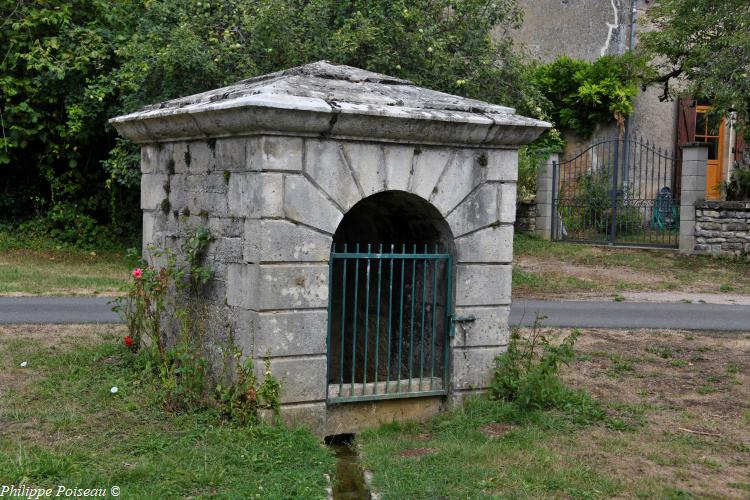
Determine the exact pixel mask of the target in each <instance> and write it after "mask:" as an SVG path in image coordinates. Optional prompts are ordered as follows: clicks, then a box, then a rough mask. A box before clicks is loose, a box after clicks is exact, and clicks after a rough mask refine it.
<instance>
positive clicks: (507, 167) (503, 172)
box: [482, 149, 518, 182]
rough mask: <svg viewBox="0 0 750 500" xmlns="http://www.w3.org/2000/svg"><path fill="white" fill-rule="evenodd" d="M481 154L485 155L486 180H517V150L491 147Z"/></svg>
mask: <svg viewBox="0 0 750 500" xmlns="http://www.w3.org/2000/svg"><path fill="white" fill-rule="evenodd" d="M482 154H484V155H486V157H487V167H486V168H487V180H488V181H503V182H508V181H517V180H518V150H517V149H491V150H488V151H484V152H483V153H482Z"/></svg>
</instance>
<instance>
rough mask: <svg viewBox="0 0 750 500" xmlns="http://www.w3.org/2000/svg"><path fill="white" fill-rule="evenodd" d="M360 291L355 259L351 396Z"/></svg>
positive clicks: (357, 262)
mask: <svg viewBox="0 0 750 500" xmlns="http://www.w3.org/2000/svg"><path fill="white" fill-rule="evenodd" d="M354 248H355V250H354V252H355V253H359V243H357V245H356V246H355V247H354ZM358 291H359V259H354V304H353V306H354V312H353V313H352V314H353V316H352V318H353V319H352V325H353V326H354V331H353V336H352V389H351V391H349V395H350V396H354V375H355V373H356V372H355V370H356V369H357V306H358V305H359V302H358V301H357V292H358Z"/></svg>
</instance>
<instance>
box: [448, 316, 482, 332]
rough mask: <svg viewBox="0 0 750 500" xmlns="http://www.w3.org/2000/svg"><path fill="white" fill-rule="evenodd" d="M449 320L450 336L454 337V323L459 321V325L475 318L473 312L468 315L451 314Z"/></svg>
mask: <svg viewBox="0 0 750 500" xmlns="http://www.w3.org/2000/svg"><path fill="white" fill-rule="evenodd" d="M449 318H450V320H451V329H450V336H451V337H455V336H456V323H460V324H461V326H464V324H466V323H472V322H474V321H476V320H477V318H476V316H474V315H473V314H471V315H469V316H456V315H455V314H451V315H450V316H449Z"/></svg>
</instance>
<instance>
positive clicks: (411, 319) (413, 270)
mask: <svg viewBox="0 0 750 500" xmlns="http://www.w3.org/2000/svg"><path fill="white" fill-rule="evenodd" d="M416 253H417V244H416V243H414V246H413V249H412V255H416ZM416 285H417V258H416V257H412V258H411V306H410V311H411V314H410V315H409V384H408V386H407V387H408V390H409V392H411V379H412V367H413V366H414V295H415V292H416V290H415V288H416Z"/></svg>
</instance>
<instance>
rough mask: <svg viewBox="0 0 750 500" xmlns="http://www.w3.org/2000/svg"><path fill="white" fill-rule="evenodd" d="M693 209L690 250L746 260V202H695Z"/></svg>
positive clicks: (749, 213) (749, 243)
mask: <svg viewBox="0 0 750 500" xmlns="http://www.w3.org/2000/svg"><path fill="white" fill-rule="evenodd" d="M694 209H695V222H693V226H694V240H695V243H694V247H693V251H694V253H696V254H703V255H713V256H716V257H719V256H721V257H744V258H746V259H748V260H750V202H736V201H724V202H722V201H697V202H696V203H695V206H694ZM689 244H690V241H689V240H688V241H686V242H685V245H689Z"/></svg>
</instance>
